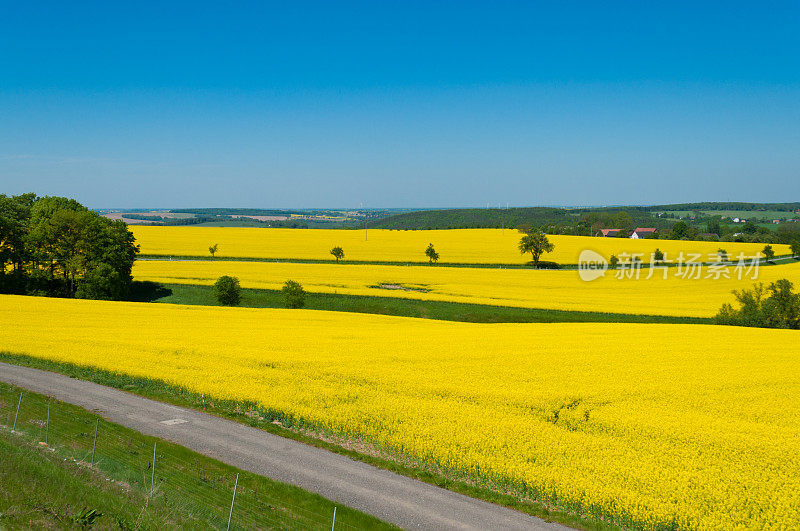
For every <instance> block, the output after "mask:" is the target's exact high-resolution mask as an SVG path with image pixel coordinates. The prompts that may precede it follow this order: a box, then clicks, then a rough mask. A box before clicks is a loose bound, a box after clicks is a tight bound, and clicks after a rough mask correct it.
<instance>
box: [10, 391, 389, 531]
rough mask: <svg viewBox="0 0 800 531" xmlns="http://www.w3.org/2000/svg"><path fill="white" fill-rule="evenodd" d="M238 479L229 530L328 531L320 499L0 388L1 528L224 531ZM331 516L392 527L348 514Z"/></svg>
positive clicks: (327, 506) (328, 508)
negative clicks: (287, 530)
mask: <svg viewBox="0 0 800 531" xmlns="http://www.w3.org/2000/svg"><path fill="white" fill-rule="evenodd" d="M20 392H22V402H21V404H22V406H21V407H20V412H19V418H17V419H16V431H15V432H12V431H11V428H12V426H13V425H14V418H15V417H16V407H17V403H18V397H19V395H20ZM48 404H49V406H50V412H49V425H48V422H47V419H48ZM95 427H97V433H98V435H97V444H96V446H95V445H94V433H95ZM45 439H47V444H44V443H43V441H44V440H45ZM154 443H155V450H156V459H155V463H156V466H155V473H154V474H153V470H152V468H151V466H152V460H153V452H154ZM93 448H94V452H93ZM93 454H94V455H93ZM92 455H93V458H94V464H92V461H91V459H92V457H91V456H92ZM236 474H239V480H238V486H237V491H236V505H235V506H234V510H233V513H232V523H231V527H233V528H238V529H241V528H265V527H281V528H284V527H286V528H291V529H330V526H331V518H332V515H333V507H334V504H333V502H331V501H329V500H327V499H325V498H323V497H321V496H319V495H316V494H312V493H309V492H307V491H304V490H302V489H300V488H298V487H294V486H291V485H285V484H282V483H278V482H275V481H272V480H270V479H268V478H265V477H263V476H259V475H256V474H252V473H249V472H245V471H242V470H238V469H236V468H234V467H231V466H228V465H226V464H224V463H222V462H220V461H216V460H214V459H211V458H209V457H206V456H203V455H201V454H198V453H196V452H193V451H191V450H188V449H186V448H184V447H182V446H179V445H176V444H172V443H169V442H167V441H164V440H162V439H157V438H154V437H149V436H146V435H143V434H141V433H139V432H136V431H134V430H130V429H128V428H125V427H123V426H120V425H118V424H114V423H111V422H107V421H105V420H99V422H98V417H97V416H96V415H94V414H92V413H91V412H89V411H86V410H84V409H81V408H79V407H77V406H73V405H70V404H65V403H62V402H58V401H55V400H49V399H48V398H47V397H45V396H42V395H39V394H36V393H32V392H29V391H26V390H23V389H19V388H17V387H13V386H10V385H7V384H4V383H0V485H2V488H0V528H5V527H11V528H37V529H42V528H44V529H47V528H81V527H91V526H92V525H96V526H98V527H102V528H120V529H139V528H144V529H165V528H187V527H192V528H199V527H202V528H218V529H219V528H225V527H226V525H227V519H228V515H229V511H230V505H231V497H232V492H233V488H234V482H235V478H236ZM151 478H152V479H153V480H154V481H152V482H151ZM336 518H337V522H338V523H342V524H346V525H350V526H353V527H356V528H359V529H394V527H393V526H391V525H389V524H385V523H383V522H381V521H379V520H378V519H376V518H374V517H372V516H369V515H366V514H364V513H361V512H358V511H355V510H352V509H349V508H347V507H341V506H337V514H336Z"/></svg>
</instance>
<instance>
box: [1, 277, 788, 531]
mask: <svg viewBox="0 0 800 531" xmlns="http://www.w3.org/2000/svg"><path fill="white" fill-rule="evenodd" d="M775 269H777V268H775ZM67 316H68V318H67ZM0 330H3V331H4V332H3V343H2V347H3V349H6V350H9V351H12V352H18V353H27V354H29V355H31V356H35V357H38V358H42V359H47V360H53V361H63V362H69V363H76V364H80V365H84V366H95V367H98V368H101V369H105V370H108V371H114V372H118V373H120V374H126V375H131V376H135V377H146V378H158V379H162V380H164V381H165V382H167V383H169V384H172V385H177V386H184V387H185V388H187V389H188V390H189V391H192V392H197V393H204V394H205V396H207V397H208V396H211V397H215V398H218V399H231V400H237V401H249V402H250V403H254V404H255V405H256V407H258V408H264V410H265V411H270V412H271V414H273V415H276V416H277V415H281V417H277V418H289V419H294V420H293V422H295V425H305V426H308V427H310V428H314V429H316V430H319V431H322V432H323V433H328V434H332V435H333V436H338V437H344V438H349V439H352V440H355V441H358V442H359V444H372V445H375V446H377V447H379V448H383V449H385V450H386V452H387V453H388V454H389V455H396V456H398V458H400V459H403V462H406V463H412V464H413V466H419V467H420V468H422V469H429V470H433V471H435V472H436V473H437V474H443V475H445V476H448V477H455V478H464V477H465V478H472V479H473V480H474V481H475V482H476V483H478V484H480V485H487V486H489V487H491V488H494V489H497V490H500V491H502V492H505V493H509V494H513V495H516V496H519V497H520V498H526V497H527V498H530V499H535V500H539V501H544V502H553V503H556V504H562V505H564V506H567V507H574V508H576V510H578V511H580V512H581V513H582V514H587V515H591V516H592V517H594V518H596V519H598V520H600V519H602V521H604V522H609V521H610V522H613V523H617V524H618V525H622V526H624V527H626V528H627V527H635V528H644V529H712V528H736V529H738V528H741V529H764V528H768V527H774V528H776V529H777V528H781V529H789V528H793V527H796V524H797V522H798V521H800V462H799V461H798V460H797V458H796V456H797V455H800V438H799V437H798V430H799V429H800V411H799V410H798V408H797V407H796V402H797V395H798V392H800V379H798V374H799V371H800V346H798V342H797V332H795V331H792V330H768V329H756V328H738V327H724V326H707V325H661V324H631V323H625V324H607V323H558V324H491V325H487V324H472V323H452V322H444V321H432V320H425V319H408V318H399V317H385V316H373V315H363V314H345V313H340V312H323V311H310V310H269V309H251V308H219V307H202V306H179V305H168V304H146V303H121V302H103V301H85V300H70V299H48V298H37V297H19V296H10V295H4V296H0ZM143 331H144V333H143ZM110 353H114V354H115V355H110ZM362 441H363V443H362Z"/></svg>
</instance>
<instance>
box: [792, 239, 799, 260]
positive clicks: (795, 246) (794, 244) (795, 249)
mask: <svg viewBox="0 0 800 531" xmlns="http://www.w3.org/2000/svg"><path fill="white" fill-rule="evenodd" d="M790 248H791V250H792V256H794V257H795V258H800V240H794V241H793V242H792V243H791V244H790Z"/></svg>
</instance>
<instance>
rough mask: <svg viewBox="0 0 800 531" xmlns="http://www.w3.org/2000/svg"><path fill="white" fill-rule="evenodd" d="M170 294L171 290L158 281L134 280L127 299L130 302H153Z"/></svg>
mask: <svg viewBox="0 0 800 531" xmlns="http://www.w3.org/2000/svg"><path fill="white" fill-rule="evenodd" d="M170 295H172V290H171V289H169V288H165V287H164V286H163V285H161V284H159V283H158V282H150V281H149V280H134V281H133V284H132V286H131V292H130V295H129V296H128V298H127V300H129V301H132V302H153V301H155V300H158V299H162V298H164V297H169V296H170Z"/></svg>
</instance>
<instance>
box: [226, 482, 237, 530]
mask: <svg viewBox="0 0 800 531" xmlns="http://www.w3.org/2000/svg"><path fill="white" fill-rule="evenodd" d="M238 486H239V474H238V473H237V474H236V483H234V484H233V498H231V512H229V513H228V531H230V529H231V518H232V517H233V502H235V501H236V487H238Z"/></svg>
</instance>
